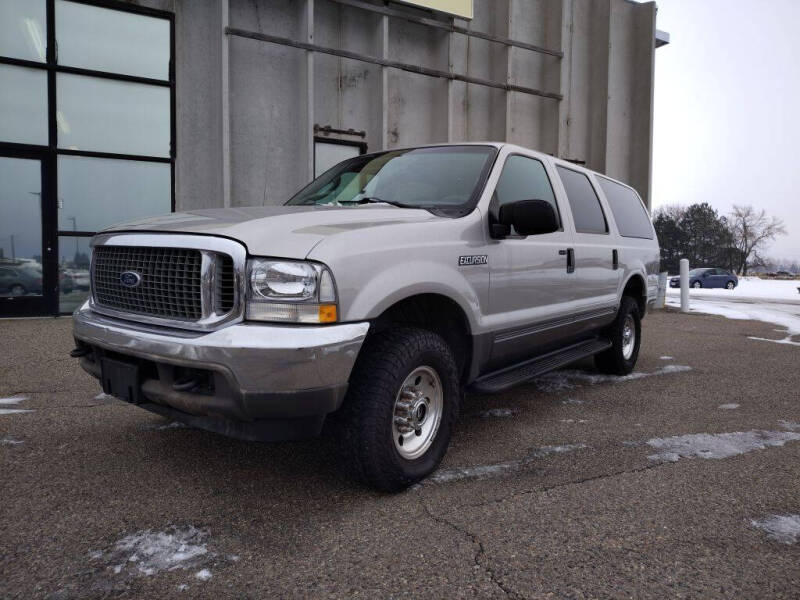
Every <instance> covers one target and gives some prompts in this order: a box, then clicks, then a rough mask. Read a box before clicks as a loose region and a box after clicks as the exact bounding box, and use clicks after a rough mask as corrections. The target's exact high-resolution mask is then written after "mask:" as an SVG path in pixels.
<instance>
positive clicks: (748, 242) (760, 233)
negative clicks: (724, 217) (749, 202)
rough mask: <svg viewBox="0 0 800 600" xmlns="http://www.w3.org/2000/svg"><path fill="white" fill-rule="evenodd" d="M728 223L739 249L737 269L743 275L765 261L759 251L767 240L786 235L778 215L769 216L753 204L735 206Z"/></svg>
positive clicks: (761, 250)
mask: <svg viewBox="0 0 800 600" xmlns="http://www.w3.org/2000/svg"><path fill="white" fill-rule="evenodd" d="M728 224H729V227H730V229H731V233H732V234H733V245H734V247H735V248H736V250H737V262H738V264H739V268H738V269H737V271H738V272H739V273H740V274H742V275H747V269H748V268H749V267H753V266H756V265H757V264H761V263H763V262H764V260H763V259H762V258H761V257H760V256H759V253H760V252H763V250H764V247H765V246H766V244H767V242H769V241H771V240H774V239H775V238H776V237H777V236H779V235H786V227H785V226H784V224H783V221H781V220H780V219H779V218H778V217H767V211H765V210H764V209H763V208H762V209H761V210H760V211H757V210H756V209H755V208H753V207H752V206H734V207H733V212H731V216H730V220H729V222H728Z"/></svg>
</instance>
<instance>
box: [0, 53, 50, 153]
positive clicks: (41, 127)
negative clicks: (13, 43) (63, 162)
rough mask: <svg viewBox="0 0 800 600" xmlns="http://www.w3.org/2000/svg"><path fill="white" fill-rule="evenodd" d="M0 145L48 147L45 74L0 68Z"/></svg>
mask: <svg viewBox="0 0 800 600" xmlns="http://www.w3.org/2000/svg"><path fill="white" fill-rule="evenodd" d="M0 141H2V142H17V143H22V144H41V145H45V144H47V73H45V72H44V70H39V69H26V68H25V67H16V66H12V65H0Z"/></svg>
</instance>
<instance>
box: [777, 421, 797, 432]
mask: <svg viewBox="0 0 800 600" xmlns="http://www.w3.org/2000/svg"><path fill="white" fill-rule="evenodd" d="M778 425H780V426H781V427H783V428H784V429H788V430H789V431H799V430H800V423H795V422H794V421H778Z"/></svg>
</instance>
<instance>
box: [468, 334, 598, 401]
mask: <svg viewBox="0 0 800 600" xmlns="http://www.w3.org/2000/svg"><path fill="white" fill-rule="evenodd" d="M610 347H611V342H610V341H608V340H607V339H604V338H596V339H593V340H589V341H588V342H581V343H580V344H575V345H574V346H568V347H567V348H563V349H561V350H556V351H555V352H551V353H550V354H545V355H544V356H539V357H536V358H534V359H532V360H528V361H525V362H523V363H519V364H516V365H513V366H511V367H506V368H505V369H501V370H499V371H495V372H494V373H489V374H487V375H484V376H482V377H479V378H478V379H476V380H475V381H474V382H473V383H472V385H471V386H470V391H472V392H477V393H479V394H496V393H498V392H504V391H505V390H507V389H509V388H512V387H514V386H515V385H519V384H520V383H525V382H526V381H529V380H531V379H533V378H534V377H538V376H539V375H543V374H544V373H547V372H548V371H553V370H554V369H558V368H560V367H564V366H566V365H568V364H570V363H574V362H575V361H577V360H581V359H583V358H586V357H589V356H592V355H594V354H597V353H598V352H602V351H603V350H606V349H608V348H610Z"/></svg>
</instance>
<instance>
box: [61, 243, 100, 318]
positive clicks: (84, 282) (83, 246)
mask: <svg viewBox="0 0 800 600" xmlns="http://www.w3.org/2000/svg"><path fill="white" fill-rule="evenodd" d="M91 239H92V238H90V237H74V236H64V235H62V236H59V238H58V312H62V313H68V312H72V311H74V310H75V309H76V308H78V307H79V306H80V305H81V304H83V303H84V301H85V300H86V298H88V297H89V265H90V264H91V260H92V249H91V247H90V246H89V242H91Z"/></svg>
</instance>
